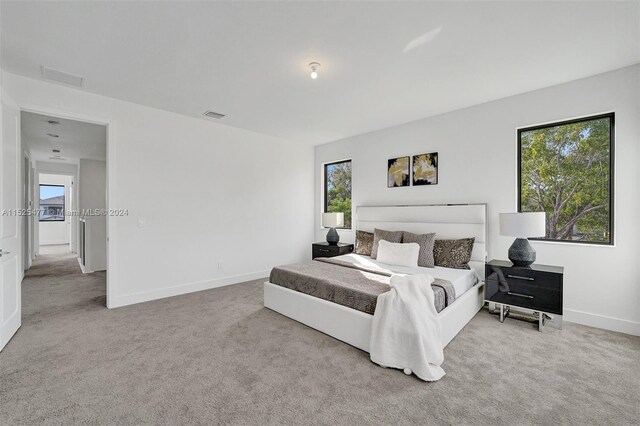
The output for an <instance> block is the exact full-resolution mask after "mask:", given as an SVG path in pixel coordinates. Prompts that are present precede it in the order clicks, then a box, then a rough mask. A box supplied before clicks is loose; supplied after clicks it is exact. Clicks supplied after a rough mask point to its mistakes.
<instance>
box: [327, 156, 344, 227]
mask: <svg viewBox="0 0 640 426" xmlns="http://www.w3.org/2000/svg"><path fill="white" fill-rule="evenodd" d="M324 211H325V213H340V212H342V213H344V227H345V228H349V229H350V228H351V160H344V161H339V162H336V163H329V164H325V165H324Z"/></svg>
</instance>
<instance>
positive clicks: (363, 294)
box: [269, 258, 455, 315]
mask: <svg viewBox="0 0 640 426" xmlns="http://www.w3.org/2000/svg"><path fill="white" fill-rule="evenodd" d="M391 275H392V274H391V273H388V272H385V271H380V270H376V269H371V268H367V267H364V266H361V265H357V264H353V263H349V262H344V261H341V260H338V259H333V258H316V259H315V260H314V261H312V262H305V263H296V264H293V265H285V266H277V267H275V268H273V269H272V270H271V275H270V277H269V281H270V282H271V283H273V284H277V285H279V286H282V287H286V288H288V289H291V290H295V291H299V292H301V293H305V294H308V295H310V296H314V297H318V298H320V299H324V300H328V301H330V302H333V303H337V304H339V305H343V306H346V307H348V308H352V309H356V310H358V311H362V312H365V313H367V314H371V315H373V313H374V312H375V310H376V302H377V299H378V295H380V294H382V293H385V292H387V291H389V289H390V287H389V280H390V278H391ZM431 287H432V288H433V292H434V296H435V306H436V310H437V311H438V312H440V311H442V310H443V309H444V308H446V307H447V306H449V305H450V304H451V303H453V301H454V300H455V290H454V288H453V284H452V283H451V282H449V281H446V280H442V279H439V278H436V279H435V281H434V282H433V284H431Z"/></svg>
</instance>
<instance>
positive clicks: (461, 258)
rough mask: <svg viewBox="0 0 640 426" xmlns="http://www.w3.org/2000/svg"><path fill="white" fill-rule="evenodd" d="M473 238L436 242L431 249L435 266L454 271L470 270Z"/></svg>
mask: <svg viewBox="0 0 640 426" xmlns="http://www.w3.org/2000/svg"><path fill="white" fill-rule="evenodd" d="M475 240H476V239H475V238H463V239H461V240H436V243H435V245H434V247H433V257H434V260H435V264H436V266H444V267H445V268H454V269H471V268H470V267H469V261H470V260H471V251H472V250H473V243H474V242H475Z"/></svg>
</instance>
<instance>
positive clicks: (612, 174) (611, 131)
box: [517, 112, 615, 246]
mask: <svg viewBox="0 0 640 426" xmlns="http://www.w3.org/2000/svg"><path fill="white" fill-rule="evenodd" d="M601 118H608V119H609V122H610V125H609V241H579V240H558V239H552V238H529V240H531V241H539V242H550V243H564V244H586V245H598V246H614V245H615V240H614V236H615V232H614V216H615V215H614V213H615V212H614V205H615V202H614V200H615V198H614V197H615V182H614V178H615V170H614V165H615V112H607V113H604V114H596V115H589V116H584V117H579V118H573V119H570V120H563V121H554V122H551V123H546V124H539V125H535V126H529V127H522V128H518V129H517V130H518V136H517V139H518V142H517V144H518V153H517V166H518V171H517V181H518V183H517V185H518V188H517V203H518V205H517V208H518V212H519V213H522V133H524V132H530V131H532V130H539V129H546V128H549V127H557V126H563V125H567V124H574V123H582V122H584V121H593V120H598V119H601Z"/></svg>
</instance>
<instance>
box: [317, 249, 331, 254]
mask: <svg viewBox="0 0 640 426" xmlns="http://www.w3.org/2000/svg"><path fill="white" fill-rule="evenodd" d="M318 251H321V252H323V253H331V250H327V249H318Z"/></svg>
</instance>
